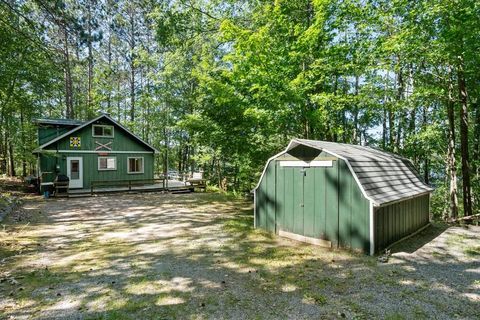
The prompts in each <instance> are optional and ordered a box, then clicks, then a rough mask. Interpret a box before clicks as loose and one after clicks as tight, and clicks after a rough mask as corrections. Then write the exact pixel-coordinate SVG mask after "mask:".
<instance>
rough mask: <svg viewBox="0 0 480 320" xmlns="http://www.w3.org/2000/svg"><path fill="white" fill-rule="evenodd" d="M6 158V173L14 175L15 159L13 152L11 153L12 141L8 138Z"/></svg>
mask: <svg viewBox="0 0 480 320" xmlns="http://www.w3.org/2000/svg"><path fill="white" fill-rule="evenodd" d="M8 159H9V164H10V165H9V172H8V175H9V176H10V177H15V176H16V175H17V174H16V172H15V160H14V153H13V142H12V140H11V139H10V140H9V141H8Z"/></svg>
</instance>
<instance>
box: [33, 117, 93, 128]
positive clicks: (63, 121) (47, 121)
mask: <svg viewBox="0 0 480 320" xmlns="http://www.w3.org/2000/svg"><path fill="white" fill-rule="evenodd" d="M34 122H35V123H37V124H48V125H59V126H79V125H81V124H83V123H84V121H81V120H75V119H53V118H44V119H35V120H34Z"/></svg>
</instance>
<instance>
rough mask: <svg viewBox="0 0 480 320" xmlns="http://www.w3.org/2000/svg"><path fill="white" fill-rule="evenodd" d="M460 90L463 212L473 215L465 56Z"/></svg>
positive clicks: (459, 82)
mask: <svg viewBox="0 0 480 320" xmlns="http://www.w3.org/2000/svg"><path fill="white" fill-rule="evenodd" d="M457 73H458V90H459V95H460V150H461V156H462V189H463V214H464V215H465V216H470V215H472V195H471V185H470V166H469V154H468V97H467V86H466V82H465V74H464V71H463V58H462V57H460V63H459V66H458V72H457Z"/></svg>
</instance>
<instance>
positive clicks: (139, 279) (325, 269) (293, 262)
mask: <svg viewBox="0 0 480 320" xmlns="http://www.w3.org/2000/svg"><path fill="white" fill-rule="evenodd" d="M2 223H3V225H2V228H1V232H0V279H1V282H0V297H1V298H0V317H4V318H7V319H8V318H9V317H11V318H15V319H28V318H39V319H47V318H49V319H50V318H55V319H60V318H61V319H65V318H72V319H173V318H180V319H233V318H235V319H285V318H295V319H319V318H327V319H335V318H349V319H353V318H355V319H371V318H389V319H404V318H405V319H413V318H415V319H419V318H420V319H421V318H439V319H441V318H455V317H458V318H471V319H474V318H477V317H478V316H479V311H478V310H479V309H478V305H479V302H480V300H479V297H480V295H479V291H480V283H479V274H480V266H479V255H478V243H479V242H478V240H479V238H478V234H479V232H478V231H479V230H478V229H465V231H463V230H462V228H458V229H459V230H457V229H446V228H445V227H441V226H434V227H432V228H429V229H427V230H426V231H425V232H423V233H422V234H420V235H419V236H418V237H416V238H415V239H412V240H411V241H410V242H407V243H403V244H402V247H399V249H398V250H394V251H399V252H397V253H395V254H394V255H393V257H392V258H391V259H390V261H389V262H388V263H379V262H377V259H376V258H375V257H368V256H365V255H362V254H358V253H351V252H348V251H342V250H328V249H325V248H320V247H316V246H313V245H307V244H302V243H297V242H295V241H291V240H288V239H282V238H279V237H277V236H275V235H272V234H268V233H265V232H262V231H259V230H255V229H253V211H252V203H251V202H250V201H245V200H238V199H234V198H231V197H227V196H224V195H218V194H208V193H207V194H185V195H167V194H156V193H144V194H130V195H126V194H117V195H111V196H101V197H90V198H78V199H61V200H55V199H52V200H48V201H45V200H43V199H41V198H36V199H29V200H27V201H25V202H24V205H23V207H22V209H21V210H19V211H17V212H16V213H15V214H12V215H10V216H8V217H7V219H6V220H5V221H3V222H2ZM462 237H463V238H462ZM475 244H477V245H475Z"/></svg>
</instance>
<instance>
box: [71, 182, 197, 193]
mask: <svg viewBox="0 0 480 320" xmlns="http://www.w3.org/2000/svg"><path fill="white" fill-rule="evenodd" d="M191 188H192V186H191V185H190V183H188V182H183V181H178V180H168V186H167V188H164V186H163V183H155V184H145V185H132V187H131V189H130V190H129V188H128V186H117V187H115V186H112V187H98V188H94V189H93V193H113V192H126V191H161V190H165V189H166V190H167V191H180V190H188V189H191ZM90 193H91V190H90V188H87V189H70V190H69V191H68V195H69V196H82V195H87V194H90Z"/></svg>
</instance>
